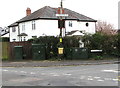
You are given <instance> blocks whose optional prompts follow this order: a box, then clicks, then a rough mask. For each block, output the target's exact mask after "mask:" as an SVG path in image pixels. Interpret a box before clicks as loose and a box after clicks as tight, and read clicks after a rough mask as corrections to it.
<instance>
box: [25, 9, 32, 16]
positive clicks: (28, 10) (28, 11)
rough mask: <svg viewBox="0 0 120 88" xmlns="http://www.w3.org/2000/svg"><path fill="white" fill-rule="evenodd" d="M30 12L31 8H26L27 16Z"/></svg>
mask: <svg viewBox="0 0 120 88" xmlns="http://www.w3.org/2000/svg"><path fill="white" fill-rule="evenodd" d="M30 14H31V9H30V8H27V10H26V15H27V16H28V15H30Z"/></svg>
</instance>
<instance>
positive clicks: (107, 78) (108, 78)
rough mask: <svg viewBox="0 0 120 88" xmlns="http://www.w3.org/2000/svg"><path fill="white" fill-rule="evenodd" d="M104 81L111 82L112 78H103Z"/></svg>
mask: <svg viewBox="0 0 120 88" xmlns="http://www.w3.org/2000/svg"><path fill="white" fill-rule="evenodd" d="M104 79H105V80H112V78H104Z"/></svg>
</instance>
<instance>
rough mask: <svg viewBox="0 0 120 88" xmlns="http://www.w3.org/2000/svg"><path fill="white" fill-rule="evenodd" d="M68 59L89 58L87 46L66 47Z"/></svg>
mask: <svg viewBox="0 0 120 88" xmlns="http://www.w3.org/2000/svg"><path fill="white" fill-rule="evenodd" d="M65 57H66V59H73V60H74V59H88V49H86V48H79V47H73V48H66V49H65Z"/></svg>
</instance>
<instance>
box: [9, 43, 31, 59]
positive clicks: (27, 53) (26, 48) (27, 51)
mask: <svg viewBox="0 0 120 88" xmlns="http://www.w3.org/2000/svg"><path fill="white" fill-rule="evenodd" d="M15 46H22V47H23V59H24V60H29V59H32V44H31V42H28V41H24V42H10V49H9V51H10V60H15V57H14V56H15V52H14V47H15Z"/></svg>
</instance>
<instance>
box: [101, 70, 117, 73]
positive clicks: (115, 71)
mask: <svg viewBox="0 0 120 88" xmlns="http://www.w3.org/2000/svg"><path fill="white" fill-rule="evenodd" d="M102 71H104V72H114V73H118V70H102Z"/></svg>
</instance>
